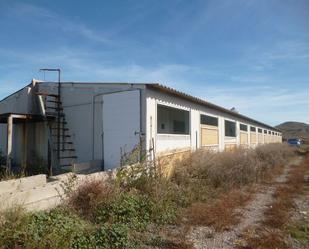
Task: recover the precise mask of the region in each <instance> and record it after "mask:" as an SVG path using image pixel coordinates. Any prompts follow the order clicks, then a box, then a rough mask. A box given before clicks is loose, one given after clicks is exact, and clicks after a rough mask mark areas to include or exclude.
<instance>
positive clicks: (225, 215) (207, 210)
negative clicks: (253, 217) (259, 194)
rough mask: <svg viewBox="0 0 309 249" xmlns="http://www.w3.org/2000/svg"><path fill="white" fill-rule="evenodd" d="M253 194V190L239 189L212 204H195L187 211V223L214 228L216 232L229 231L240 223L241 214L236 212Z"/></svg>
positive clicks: (223, 195)
mask: <svg viewBox="0 0 309 249" xmlns="http://www.w3.org/2000/svg"><path fill="white" fill-rule="evenodd" d="M252 193H253V189H250V190H245V191H244V190H239V189H237V190H233V191H230V192H228V193H226V194H222V195H220V196H219V197H218V198H217V199H216V200H215V201H214V202H212V203H201V202H198V203H193V204H192V205H191V206H190V207H189V208H188V209H187V210H186V213H185V218H186V222H187V223H188V224H190V225H202V226H212V227H213V228H214V229H215V230H216V231H224V230H228V229H229V228H230V227H231V226H233V225H236V224H238V223H239V220H240V218H241V214H240V213H236V212H235V210H236V209H237V208H239V207H241V206H244V205H246V204H247V203H248V202H249V201H250V200H251V197H252Z"/></svg>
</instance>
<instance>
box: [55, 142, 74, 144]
mask: <svg viewBox="0 0 309 249" xmlns="http://www.w3.org/2000/svg"><path fill="white" fill-rule="evenodd" d="M54 144H58V143H57V142H55V143H54ZM60 144H73V142H60Z"/></svg>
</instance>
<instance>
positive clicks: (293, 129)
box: [276, 122, 309, 142]
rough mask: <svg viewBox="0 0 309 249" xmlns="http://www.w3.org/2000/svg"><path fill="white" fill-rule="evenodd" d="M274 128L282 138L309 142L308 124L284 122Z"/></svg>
mask: <svg viewBox="0 0 309 249" xmlns="http://www.w3.org/2000/svg"><path fill="white" fill-rule="evenodd" d="M276 128H278V129H279V130H281V131H282V132H283V138H284V139H288V138H302V139H304V140H306V141H307V142H309V124H305V123H300V122H285V123H282V124H280V125H277V126H276Z"/></svg>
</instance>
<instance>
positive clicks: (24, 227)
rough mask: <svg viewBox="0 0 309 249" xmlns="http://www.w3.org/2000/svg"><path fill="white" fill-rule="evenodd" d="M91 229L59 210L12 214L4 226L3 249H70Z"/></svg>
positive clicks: (1, 232)
mask: <svg viewBox="0 0 309 249" xmlns="http://www.w3.org/2000/svg"><path fill="white" fill-rule="evenodd" d="M12 217H14V218H12ZM87 227H88V224H87V223H86V222H84V221H83V220H81V219H80V218H79V217H78V216H76V215H73V214H71V213H69V212H66V211H63V210H58V209H55V210H52V211H50V212H37V213H34V214H20V213H18V215H15V216H14V215H12V214H10V215H6V217H5V222H3V223H2V224H1V230H0V248H15V247H21V248H70V245H71V243H72V241H73V239H74V238H75V237H77V236H79V235H81V234H82V233H83V231H84V230H85V229H86V228H87Z"/></svg>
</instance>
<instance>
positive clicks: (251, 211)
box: [188, 158, 301, 249]
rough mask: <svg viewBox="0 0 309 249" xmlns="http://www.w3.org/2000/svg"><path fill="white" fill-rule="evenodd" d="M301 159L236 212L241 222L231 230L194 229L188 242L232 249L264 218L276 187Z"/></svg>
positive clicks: (209, 248) (206, 247) (201, 247)
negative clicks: (247, 231)
mask: <svg viewBox="0 0 309 249" xmlns="http://www.w3.org/2000/svg"><path fill="white" fill-rule="evenodd" d="M300 162H301V158H297V159H296V160H295V161H292V162H291V163H290V164H288V165H287V166H286V167H285V168H284V172H283V173H282V174H281V175H280V176H278V177H277V178H276V179H275V180H274V183H273V184H272V185H270V186H265V187H263V188H262V189H261V190H260V191H259V192H258V193H257V194H256V195H255V197H254V199H253V200H252V201H251V202H250V204H248V205H247V206H246V207H245V208H243V209H239V210H236V211H237V212H240V213H242V219H241V222H240V223H239V224H238V225H236V226H235V227H233V228H232V229H231V230H229V231H226V232H222V233H217V232H215V231H214V230H213V229H211V228H209V227H193V228H192V230H191V231H190V232H189V235H188V240H189V241H191V242H193V244H194V247H195V248H196V249H232V248H234V244H235V242H237V240H238V238H239V235H240V234H241V233H242V232H243V231H244V230H245V228H247V227H249V226H252V225H255V224H257V223H258V222H260V221H261V220H262V218H263V213H264V211H265V209H266V208H267V207H268V205H269V204H270V203H271V202H272V200H273V197H272V196H273V193H274V192H275V190H276V187H277V186H276V185H278V183H282V182H285V181H286V178H287V176H288V173H289V170H290V166H291V165H298V164H299V163H300Z"/></svg>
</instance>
